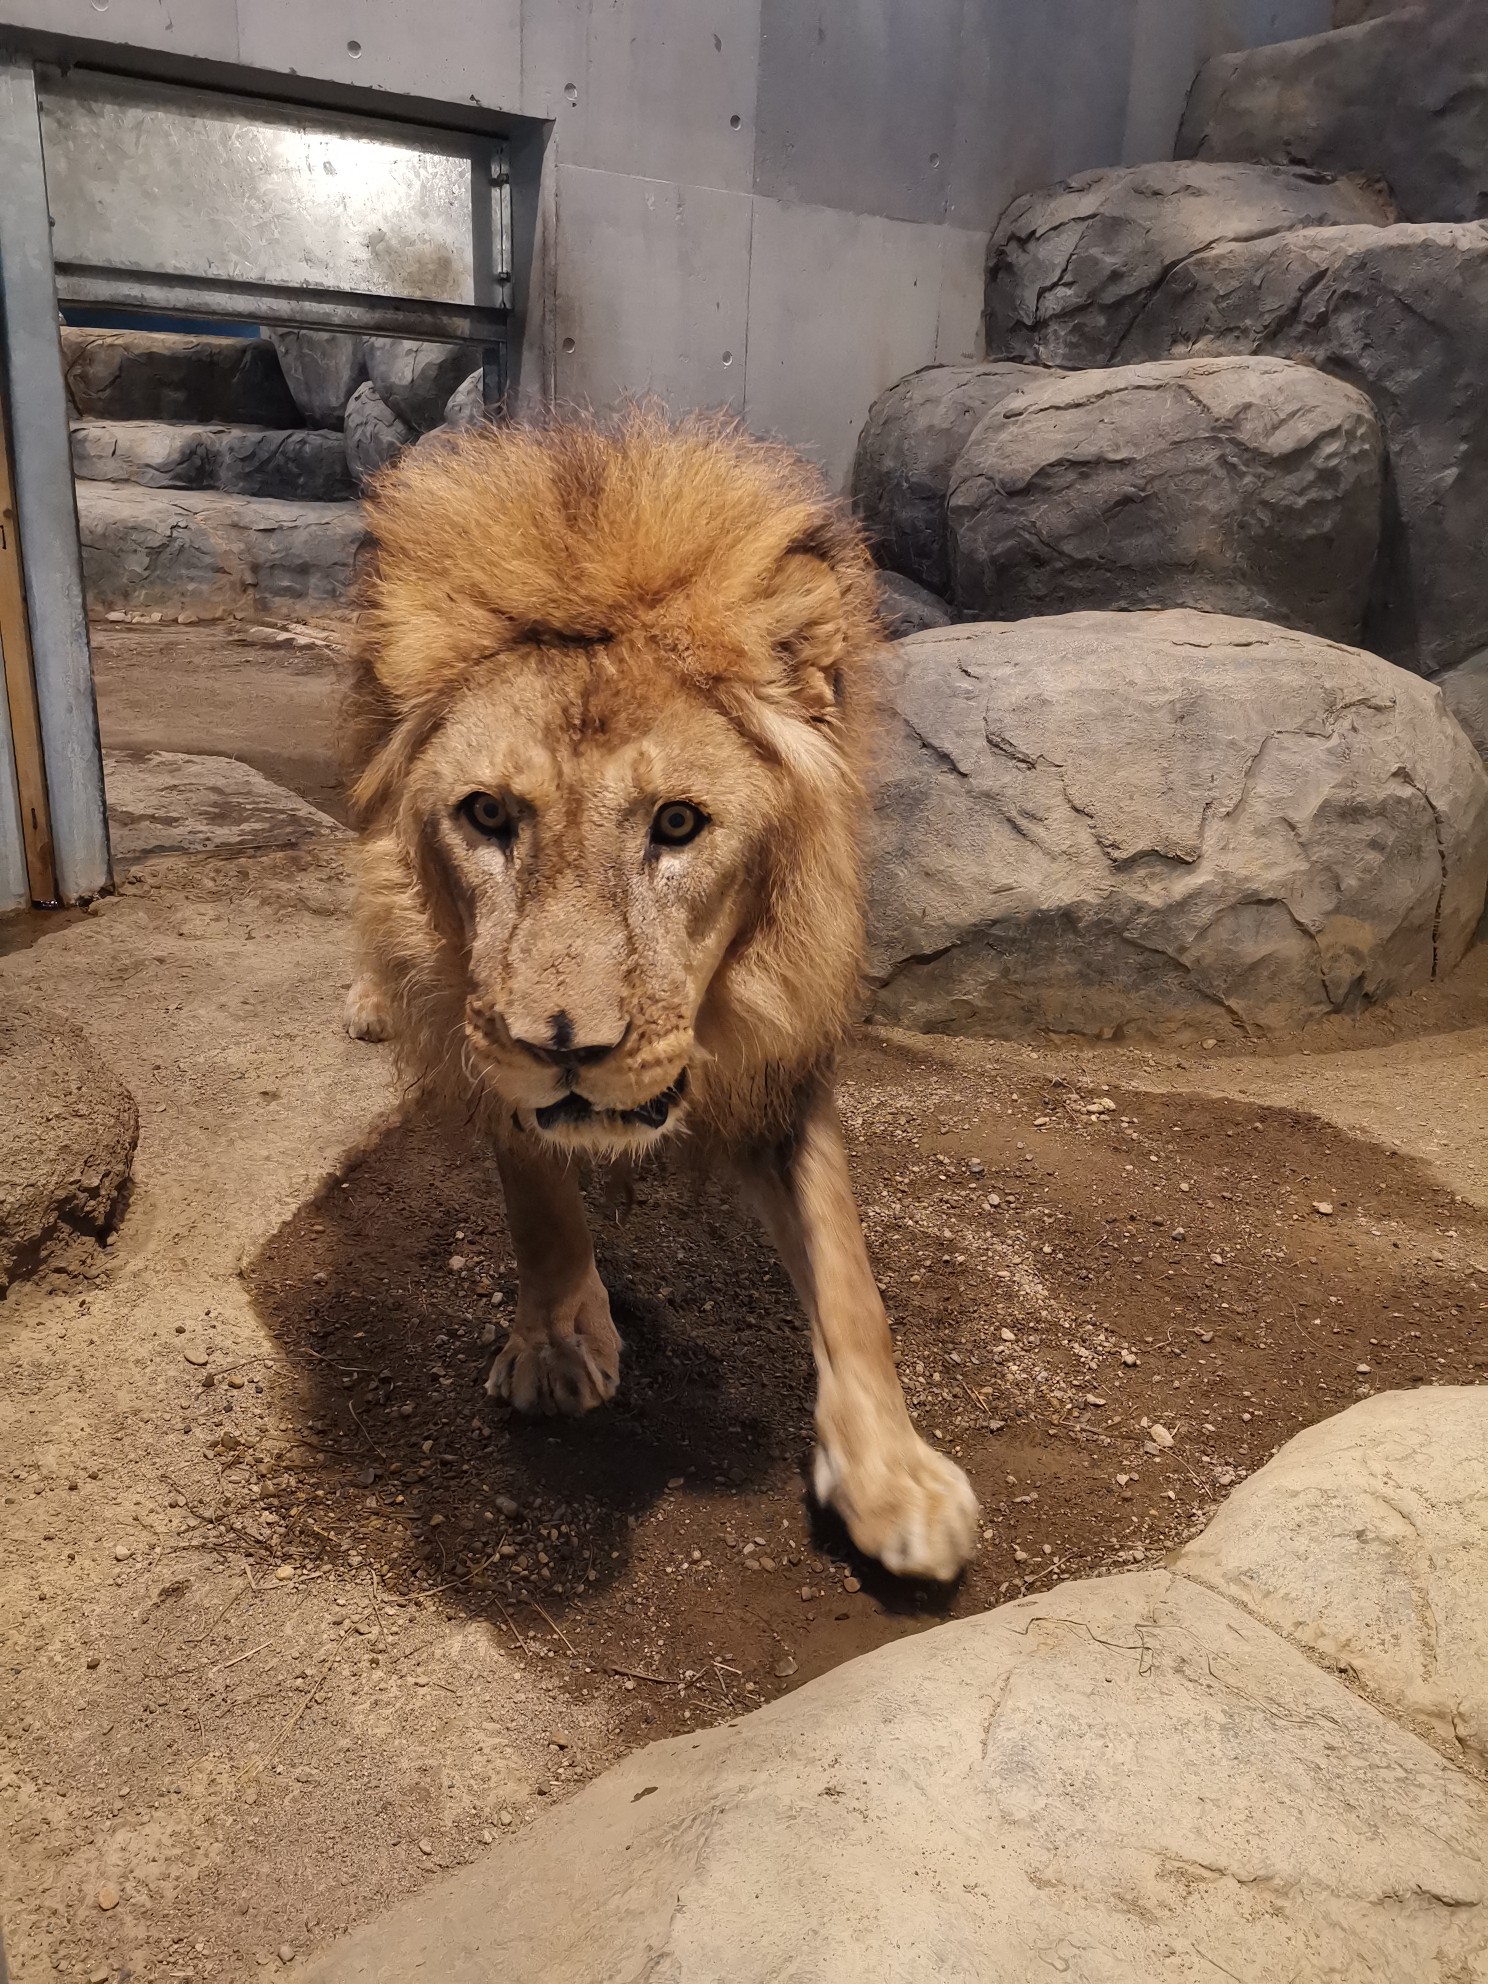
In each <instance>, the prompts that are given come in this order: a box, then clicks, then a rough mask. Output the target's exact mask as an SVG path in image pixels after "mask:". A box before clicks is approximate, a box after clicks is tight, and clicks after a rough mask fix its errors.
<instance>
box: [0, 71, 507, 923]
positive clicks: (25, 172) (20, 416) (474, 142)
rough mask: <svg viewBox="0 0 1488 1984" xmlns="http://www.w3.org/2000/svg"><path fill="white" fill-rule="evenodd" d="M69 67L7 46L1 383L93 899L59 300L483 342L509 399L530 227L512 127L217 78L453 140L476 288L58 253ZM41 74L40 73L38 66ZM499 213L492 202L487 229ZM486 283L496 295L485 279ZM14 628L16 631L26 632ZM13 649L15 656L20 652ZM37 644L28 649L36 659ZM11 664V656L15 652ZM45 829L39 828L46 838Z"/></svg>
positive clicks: (91, 811) (53, 706)
mask: <svg viewBox="0 0 1488 1984" xmlns="http://www.w3.org/2000/svg"><path fill="white" fill-rule="evenodd" d="M54 73H55V72H54V71H52V70H51V69H49V67H48V66H47V65H45V64H43V63H41V62H39V61H38V60H36V59H34V58H33V57H31V56H30V55H27V54H25V53H22V52H19V51H17V50H14V49H0V189H3V191H0V390H3V391H4V392H5V394H6V399H7V403H8V407H9V411H10V427H11V434H10V439H11V462H12V466H13V472H14V484H15V488H14V495H15V507H16V511H17V519H16V521H17V523H18V526H19V531H18V534H19V540H20V551H21V564H22V572H23V581H22V590H23V594H24V600H25V605H26V609H27V617H28V622H29V632H30V648H31V654H30V661H31V670H30V676H31V680H32V681H33V682H34V691H35V721H36V727H37V728H38V729H39V731H40V739H41V756H42V759H43V762H44V769H45V780H46V798H47V801H48V804H49V810H50V842H51V851H52V858H53V863H54V872H55V890H56V893H55V897H54V898H53V900H54V901H57V902H60V903H79V902H86V901H88V900H90V899H91V898H92V897H94V896H97V895H100V894H103V893H105V892H106V891H107V890H108V889H110V888H111V887H112V882H113V875H112V863H111V856H110V849H109V836H108V814H107V806H106V801H105V795H104V782H103V758H102V751H101V747H100V742H99V734H98V713H97V707H96V704H95V700H94V694H93V666H92V654H91V650H90V647H89V640H88V621H87V610H86V603H85V597H84V588H83V573H82V552H81V543H80V537H79V531H78V516H77V500H76V495H75V491H74V484H73V473H72V453H71V442H70V433H69V428H70V420H69V414H68V406H67V394H66V386H65V383H64V377H63V367H62V348H61V337H60V317H59V305H60V304H63V303H68V304H76V305H94V306H97V305H100V304H101V305H105V306H108V307H111V308H125V309H131V310H137V311H140V312H150V311H165V312H168V313H171V314H179V315H183V316H193V317H206V318H213V317H216V318H221V319H224V320H234V319H235V320H238V321H247V322H252V323H260V324H270V325H273V326H275V327H276V328H278V327H280V326H284V327H296V328H306V329H320V330H327V329H331V330H343V331H355V332H364V333H367V334H370V335H382V336H388V337H416V338H427V339H431V340H442V341H450V342H462V343H463V342H473V343H479V344H482V345H483V346H484V348H485V352H486V363H485V373H486V381H485V396H486V399H487V401H488V403H491V404H497V403H499V402H501V401H502V400H503V399H504V398H505V396H506V393H507V389H508V383H509V377H510V373H511V371H512V369H513V368H512V365H511V354H510V353H509V350H508V345H507V338H508V336H509V335H510V330H511V326H512V320H513V314H514V313H513V310H512V294H513V289H514V287H515V286H516V285H515V283H514V273H513V267H512V258H513V228H512V219H511V178H510V167H509V160H508V150H507V144H506V141H505V140H504V139H501V138H498V137H495V136H491V135H484V136H482V135H477V134H475V133H473V132H470V131H468V130H460V129H456V128H451V127H440V126H437V125H432V124H431V125H422V124H413V123H410V122H408V121H407V120H406V119H405V120H396V121H395V120H393V119H389V118H387V117H385V116H377V115H375V114H362V115H358V114H357V113H356V112H355V111H328V110H325V109H322V108H321V107H320V106H319V105H317V104H315V103H313V102H312V101H310V100H308V99H307V100H305V101H304V102H303V103H296V102H294V101H292V100H290V99H287V98H286V97H285V96H284V94H283V93H282V91H279V90H276V91H275V93H274V94H272V95H265V96H264V97H262V98H261V99H260V98H255V97H254V96H253V95H252V93H251V86H250V89H248V90H244V89H242V88H234V89H232V90H231V91H225V92H217V91H212V92H211V94H212V95H213V96H214V97H215V96H218V95H219V94H220V95H222V96H223V97H225V98H226V99H227V100H229V101H231V100H232V99H234V98H236V99H239V100H241V101H244V102H245V103H253V102H261V103H262V105H263V107H264V109H265V110H266V111H278V112H281V113H283V114H285V115H289V116H292V115H293V114H295V113H296V112H303V114H304V115H305V116H306V117H307V118H310V119H312V120H314V121H315V122H316V123H317V124H319V125H322V126H329V127H332V128H334V127H335V126H336V125H338V124H340V125H342V126H345V127H348V128H349V127H356V126H360V127H361V128H362V129H363V130H364V131H368V130H375V131H377V132H379V133H381V132H387V133H389V134H397V133H402V134H406V135H407V136H409V137H410V138H412V139H415V140H417V141H420V142H423V143H425V144H428V143H431V142H433V143H435V145H436V148H437V147H438V145H439V143H440V142H441V141H447V143H448V147H449V149H450V150H451V151H454V152H464V153H466V154H468V155H469V156H470V158H471V161H472V171H473V174H474V175H475V177H474V178H473V181H472V193H473V195H476V194H477V193H478V191H479V186H480V174H481V172H482V171H484V172H485V173H486V175H487V181H488V184H489V187H490V191H491V198H490V201H489V203H485V202H483V201H482V199H481V198H479V197H473V198H472V205H471V213H472V228H473V230H474V234H473V242H472V253H473V263H474V267H475V269H476V271H477V275H478V281H477V285H476V294H475V297H474V300H473V301H472V302H471V303H470V304H468V305H464V304H450V303H444V302H437V301H429V300H424V299H418V298H408V297H398V296H392V295H388V296H361V295H353V294H350V293H345V292H339V291H321V290H313V289H303V288H299V287H295V288H285V287H280V286H276V285H274V284H270V283H259V282H248V283H244V282H224V281H219V280H215V279H211V278H205V277H203V278H192V277H189V276H182V275H179V274H163V273H161V272H160V271H149V270H144V271H134V270H121V269H113V268H98V267H81V266H74V265H69V264H63V265H62V266H61V267H60V268H59V267H58V266H57V265H56V263H55V262H54V259H53V252H52V222H51V215H50V210H49V205H48V198H47V181H46V159H45V148H44V142H43V134H42V115H41V102H40V95H41V93H42V92H44V91H45V88H46V82H47V79H48V77H49V76H51V75H52V74H54ZM39 77H40V79H41V89H40V91H39V89H38V78H39ZM100 79H101V80H106V82H107V84H108V86H109V87H110V88H112V89H114V90H116V91H117V90H120V89H125V90H127V89H132V88H136V87H137V88H138V89H139V91H140V92H141V93H142V94H145V95H154V96H157V97H158V96H160V95H162V94H163V95H166V96H169V95H173V94H176V93H180V94H182V95H191V94H199V93H200V92H201V86H200V85H198V84H196V83H190V82H175V81H172V82H169V83H167V82H164V81H155V80H153V79H151V80H146V79H145V78H144V77H143V76H140V77H124V76H120V75H119V74H118V73H117V72H116V71H109V72H100ZM482 213H489V215H490V216H491V222H490V231H489V235H486V236H483V233H482V222H481V218H480V216H481V215H482ZM482 292H483V293H484V300H483V295H482ZM12 645H14V643H13V644H12ZM10 659H11V658H10V657H7V661H10ZM19 659H20V658H19V657H17V658H16V662H15V665H16V666H18V665H19ZM6 672H7V673H10V672H11V671H10V670H9V669H7V671H6ZM13 714H14V716H15V717H16V719H17V722H18V723H19V721H20V720H21V712H20V711H19V710H16V711H15V712H12V710H11V709H10V708H8V707H7V698H6V696H5V695H3V694H0V911H5V910H8V909H13V908H20V907H24V906H25V904H26V903H27V902H30V901H33V900H36V899H37V898H36V888H37V885H38V882H39V881H40V879H41V878H40V877H39V876H37V875H34V874H31V875H28V870H27V864H26V858H25V856H26V847H27V837H26V836H25V834H23V832H22V810H21V809H22V794H21V792H20V789H19V787H18V783H17V776H16V756H15V746H16V743H17V742H18V741H19V740H18V739H17V737H16V736H15V735H13V729H12V715H13ZM31 838H32V839H33V840H34V839H35V836H34V835H32V837H31Z"/></svg>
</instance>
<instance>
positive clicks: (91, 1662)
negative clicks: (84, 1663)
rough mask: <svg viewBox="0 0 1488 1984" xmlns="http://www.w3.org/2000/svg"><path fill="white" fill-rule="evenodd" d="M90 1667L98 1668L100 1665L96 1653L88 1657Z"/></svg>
mask: <svg viewBox="0 0 1488 1984" xmlns="http://www.w3.org/2000/svg"><path fill="white" fill-rule="evenodd" d="M88 1665H89V1666H90V1667H96V1666H97V1665H98V1655H97V1654H96V1653H90V1654H89V1655H88Z"/></svg>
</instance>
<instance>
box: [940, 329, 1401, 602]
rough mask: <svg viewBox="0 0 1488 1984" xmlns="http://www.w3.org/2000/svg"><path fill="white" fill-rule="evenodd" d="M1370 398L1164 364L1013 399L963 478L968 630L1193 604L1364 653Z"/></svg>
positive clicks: (965, 464) (1380, 454)
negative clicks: (1085, 612) (1354, 645)
mask: <svg viewBox="0 0 1488 1984" xmlns="http://www.w3.org/2000/svg"><path fill="white" fill-rule="evenodd" d="M1383 473H1384V443H1383V440H1382V438H1381V435H1380V430H1379V422H1378V421H1377V420H1376V419H1375V415H1374V409H1373V408H1372V407H1371V405H1370V403H1369V401H1368V400H1367V399H1366V398H1365V397H1364V395H1363V394H1362V393H1360V392H1356V391H1355V390H1354V388H1353V387H1352V386H1345V385H1343V384H1342V383H1341V382H1340V381H1339V380H1337V379H1330V378H1328V377H1326V376H1325V375H1324V374H1323V373H1321V372H1316V371H1314V370H1312V368H1311V367H1310V366H1305V365H1293V364H1290V363H1288V362H1287V361H1286V360H1285V359H1277V358H1196V359H1174V360H1169V361H1163V362H1159V363H1156V364H1151V365H1122V366H1115V367H1113V368H1111V369H1110V370H1109V371H1103V372H1085V373H1077V374H1073V375H1070V376H1066V377H1061V378H1055V379H1051V380H1049V381H1047V382H1046V383H1044V384H1042V385H1036V386H1032V387H1030V388H1029V389H1028V390H1027V391H1024V392H1020V393H1016V394H1014V395H1013V396H1012V397H1011V398H1009V399H1005V400H1003V401H1002V403H1001V404H1000V405H999V406H998V407H997V408H996V410H995V411H994V412H992V413H990V414H988V416H987V417H986V418H985V419H984V420H983V421H982V423H981V425H980V426H979V427H978V428H977V429H976V431H975V432H974V433H973V435H972V437H971V439H970V441H969V442H968V443H967V445H966V447H965V449H964V450H963V452H962V454H961V457H960V459H959V460H958V461H957V463H956V467H955V470H954V473H953V475H952V478H951V486H950V493H949V501H948V512H947V513H948V520H949V524H950V531H951V541H952V564H953V569H954V574H955V579H954V591H955V597H956V603H957V605H958V607H959V608H960V609H961V612H962V614H963V616H967V615H969V616H972V617H975V618H979V619H987V620H1018V619H1022V618H1024V617H1025V616H1026V615H1028V614H1034V613H1069V612H1075V611H1078V610H1079V609H1081V608H1083V607H1113V608H1129V607H1140V606H1196V607H1201V608H1204V609H1206V610H1207V611H1209V612H1214V613H1239V614H1244V615H1249V616H1251V617H1253V618H1255V619H1258V620H1275V621H1279V622H1280V623H1281V624H1282V625H1283V626H1286V627H1299V628H1301V629H1303V630H1304V631H1305V632H1307V633H1312V634H1323V635H1326V636H1327V637H1328V638H1330V639H1332V640H1340V641H1355V640H1357V639H1358V637H1359V632H1360V628H1361V626H1362V624H1363V618H1364V607H1365V602H1366V599H1367V597H1368V593H1369V581H1370V575H1371V573H1372V571H1373V569H1374V559H1375V553H1376V550H1377V548H1378V545H1379V531H1380V498H1381V487H1382V481H1383Z"/></svg>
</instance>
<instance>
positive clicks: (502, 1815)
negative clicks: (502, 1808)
mask: <svg viewBox="0 0 1488 1984" xmlns="http://www.w3.org/2000/svg"><path fill="white" fill-rule="evenodd" d="M496 1816H497V1818H498V1819H500V1821H501V1823H502V1824H503V1825H504V1826H509V1825H512V1824H514V1823H515V1814H514V1813H511V1812H498V1813H497V1814H496Z"/></svg>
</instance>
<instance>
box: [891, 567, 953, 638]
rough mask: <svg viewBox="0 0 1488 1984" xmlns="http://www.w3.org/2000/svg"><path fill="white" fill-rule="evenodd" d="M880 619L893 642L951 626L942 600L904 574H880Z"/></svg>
mask: <svg viewBox="0 0 1488 1984" xmlns="http://www.w3.org/2000/svg"><path fill="white" fill-rule="evenodd" d="M878 617H879V619H880V620H882V622H883V625H884V632H885V633H886V634H887V635H888V637H889V639H890V640H891V641H902V640H903V638H904V636H905V635H906V634H922V633H924V631H925V629H926V628H927V627H949V626H950V624H951V618H952V615H951V609H950V608H949V607H948V606H947V605H946V603H945V601H944V600H943V599H942V598H941V597H940V595H939V593H934V592H931V590H930V588H929V587H928V586H922V585H921V584H920V583H919V582H918V580H916V579H907V578H905V576H904V574H903V573H902V572H880V573H879V574H878Z"/></svg>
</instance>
